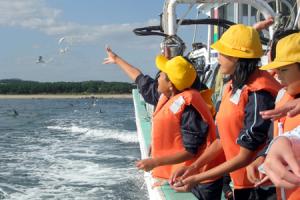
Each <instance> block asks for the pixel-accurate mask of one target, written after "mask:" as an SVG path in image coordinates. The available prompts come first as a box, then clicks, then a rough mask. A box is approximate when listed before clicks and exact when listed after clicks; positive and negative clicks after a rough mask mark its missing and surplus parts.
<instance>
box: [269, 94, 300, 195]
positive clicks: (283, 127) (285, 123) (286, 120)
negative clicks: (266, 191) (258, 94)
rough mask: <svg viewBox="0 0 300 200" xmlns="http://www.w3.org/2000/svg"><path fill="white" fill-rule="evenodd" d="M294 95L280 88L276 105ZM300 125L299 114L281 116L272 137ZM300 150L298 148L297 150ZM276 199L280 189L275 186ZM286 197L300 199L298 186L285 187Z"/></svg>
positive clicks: (281, 104) (291, 98) (283, 102)
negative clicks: (292, 187) (293, 187)
mask: <svg viewBox="0 0 300 200" xmlns="http://www.w3.org/2000/svg"><path fill="white" fill-rule="evenodd" d="M293 99H294V97H293V96H291V95H290V94H289V93H288V92H286V91H285V90H284V89H282V90H281V91H280V92H279V93H278V98H277V103H276V107H281V106H283V105H284V104H285V103H286V102H288V101H290V100H293ZM299 125H300V115H296V116H295V117H292V118H290V117H287V116H286V117H283V118H280V119H278V120H275V121H274V137H277V136H279V135H282V134H283V133H285V132H287V131H291V130H293V129H294V128H296V127H297V126H299ZM299 151H300V150H299ZM276 192H277V199H278V200H281V199H282V198H281V195H282V194H281V189H280V188H277V189H276ZM285 193H286V197H287V199H288V200H300V187H297V188H295V189H285Z"/></svg>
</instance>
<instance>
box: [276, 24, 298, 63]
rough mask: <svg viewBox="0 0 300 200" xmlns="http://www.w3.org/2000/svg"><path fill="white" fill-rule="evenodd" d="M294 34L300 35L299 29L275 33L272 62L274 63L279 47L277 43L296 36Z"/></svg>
mask: <svg viewBox="0 0 300 200" xmlns="http://www.w3.org/2000/svg"><path fill="white" fill-rule="evenodd" d="M294 33H299V30H297V29H289V30H278V31H276V32H275V33H274V35H273V40H272V44H271V54H270V55H271V61H273V60H274V59H275V57H276V47H277V43H278V42H279V40H281V39H282V38H284V37H286V36H288V35H291V34H294Z"/></svg>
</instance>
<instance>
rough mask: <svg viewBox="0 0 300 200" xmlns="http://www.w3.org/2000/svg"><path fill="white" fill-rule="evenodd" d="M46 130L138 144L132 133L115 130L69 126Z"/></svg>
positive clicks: (52, 127) (51, 127)
mask: <svg viewBox="0 0 300 200" xmlns="http://www.w3.org/2000/svg"><path fill="white" fill-rule="evenodd" d="M47 128H48V129H52V130H58V131H64V132H68V133H80V134H83V135H82V136H83V137H96V138H101V139H115V140H119V141H121V142H124V143H138V137H137V135H136V132H134V131H125V130H116V129H105V128H99V129H91V128H85V127H80V126H77V125H74V124H73V125H71V126H62V125H57V126H47Z"/></svg>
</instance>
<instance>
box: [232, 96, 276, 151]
mask: <svg viewBox="0 0 300 200" xmlns="http://www.w3.org/2000/svg"><path fill="white" fill-rule="evenodd" d="M274 100H275V99H274V97H273V96H272V95H271V94H270V93H268V92H266V91H257V92H252V93H250V94H249V97H248V103H247V105H246V107H245V118H244V128H243V129H242V130H241V132H240V134H239V137H238V139H237V144H239V145H240V146H242V147H244V148H246V149H249V150H251V151H255V150H257V149H258V148H259V146H261V145H263V144H264V143H265V142H266V139H267V137H268V130H269V128H270V125H271V120H265V119H263V118H262V117H261V115H260V114H259V112H260V111H263V110H270V109H273V108H274Z"/></svg>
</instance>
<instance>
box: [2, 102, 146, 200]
mask: <svg viewBox="0 0 300 200" xmlns="http://www.w3.org/2000/svg"><path fill="white" fill-rule="evenodd" d="M139 158H140V151H139V145H138V139H137V134H136V126H135V118H134V108H133V102H132V99H30V100H29V99H28V100H0V199H13V200H15V199H18V200H19V199H20V200H25V199H30V200H31V199H89V200H90V199H101V200H102V199H103V200H105V199H139V200H143V199H147V192H146V189H145V188H144V187H143V182H144V179H143V174H142V172H140V171H138V170H137V169H136V168H135V161H136V160H138V159H139Z"/></svg>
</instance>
